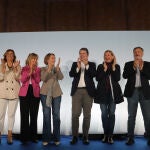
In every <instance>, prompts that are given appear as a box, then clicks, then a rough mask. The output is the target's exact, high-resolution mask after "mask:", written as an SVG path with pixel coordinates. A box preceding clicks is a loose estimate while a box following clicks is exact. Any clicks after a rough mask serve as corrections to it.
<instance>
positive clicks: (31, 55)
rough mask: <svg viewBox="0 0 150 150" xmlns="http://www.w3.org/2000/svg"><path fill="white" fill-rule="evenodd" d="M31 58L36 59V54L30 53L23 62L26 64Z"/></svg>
mask: <svg viewBox="0 0 150 150" xmlns="http://www.w3.org/2000/svg"><path fill="white" fill-rule="evenodd" d="M33 58H35V59H38V55H37V54H35V53H30V54H29V55H28V57H27V59H26V62H25V63H26V65H29V63H30V61H31V59H33Z"/></svg>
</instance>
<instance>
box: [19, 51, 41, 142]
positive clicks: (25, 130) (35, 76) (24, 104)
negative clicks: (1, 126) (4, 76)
mask: <svg viewBox="0 0 150 150" xmlns="http://www.w3.org/2000/svg"><path fill="white" fill-rule="evenodd" d="M37 61H38V55H37V54H35V53H30V54H29V55H28V57H27V60H26V66H24V67H23V68H22V71H21V83H22V86H21V88H20V92H19V98H20V112H21V141H22V143H23V144H26V142H27V141H29V140H31V141H32V142H35V143H37V117H38V110H39V102H40V85H39V83H40V68H39V67H38V63H37Z"/></svg>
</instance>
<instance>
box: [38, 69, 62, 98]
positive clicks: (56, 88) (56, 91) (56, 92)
mask: <svg viewBox="0 0 150 150" xmlns="http://www.w3.org/2000/svg"><path fill="white" fill-rule="evenodd" d="M63 78H64V76H63V74H62V72H61V70H59V71H58V72H57V71H56V68H54V72H47V67H43V68H41V80H42V81H43V83H42V86H41V90H40V94H42V95H47V94H48V90H49V87H50V86H51V85H52V84H53V86H52V87H53V89H52V90H53V92H52V97H54V98H55V97H58V96H61V95H62V94H63V93H62V90H61V88H60V85H59V82H58V80H62V79H63ZM54 80H55V82H54Z"/></svg>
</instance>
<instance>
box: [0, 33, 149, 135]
mask: <svg viewBox="0 0 150 150" xmlns="http://www.w3.org/2000/svg"><path fill="white" fill-rule="evenodd" d="M149 39H150V32H149V31H83V32H81V31H74V32H17V33H0V49H1V50H0V57H1V58H2V57H3V54H4V52H5V51H6V50H7V49H9V48H11V49H14V50H15V52H16V55H17V59H18V60H20V62H21V66H24V65H25V60H26V58H27V56H28V54H29V53H31V52H35V53H37V54H38V55H39V61H38V62H39V63H38V64H39V66H40V67H42V66H44V63H43V59H44V56H45V55H46V54H47V53H49V52H52V53H55V55H56V60H58V58H59V57H60V58H61V70H62V72H63V74H64V79H63V80H62V81H60V86H61V88H62V91H63V96H62V103H61V134H62V135H70V134H71V107H72V106H71V96H70V91H71V84H72V78H70V77H69V71H70V68H71V65H72V62H73V61H76V60H77V58H78V56H79V49H80V48H81V47H87V48H88V49H89V60H90V61H94V62H95V63H96V65H97V66H98V64H100V63H102V62H103V53H104V51H105V50H107V49H110V50H113V52H114V53H115V55H116V58H117V63H118V64H120V66H121V72H123V67H124V64H125V62H126V61H130V60H133V52H132V50H133V48H134V47H136V46H141V47H143V48H144V60H147V61H149V58H150V51H149V46H150V42H149ZM125 83H126V80H124V79H123V78H122V77H121V80H120V84H121V87H122V90H124V86H125ZM96 84H97V83H96V82H95V85H96ZM82 119H83V116H82V115H81V117H80V128H79V132H80V133H82ZM42 123H43V114H42V107H41V104H40V108H39V114H38V133H39V134H41V133H42V126H43V124H42ZM13 132H14V133H20V108H19V105H18V108H17V112H16V120H15V124H14V131H13ZM126 132H127V102H126V99H125V102H124V103H121V104H119V105H117V107H116V123H115V131H114V133H117V134H122V133H126ZM5 133H7V117H6V118H5V128H4V134H5ZM89 133H90V134H101V133H103V129H102V123H101V112H100V106H99V105H98V104H94V103H93V107H92V114H91V126H90V131H89ZM143 133H144V123H143V117H142V115H141V110H140V107H139V108H138V112H137V118H136V128H135V134H137V135H143Z"/></svg>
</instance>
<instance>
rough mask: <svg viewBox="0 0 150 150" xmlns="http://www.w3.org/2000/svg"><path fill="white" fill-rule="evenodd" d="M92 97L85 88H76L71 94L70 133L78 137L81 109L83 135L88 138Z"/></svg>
mask: <svg viewBox="0 0 150 150" xmlns="http://www.w3.org/2000/svg"><path fill="white" fill-rule="evenodd" d="M92 104H93V98H92V97H90V96H89V94H88V93H87V90H86V89H77V91H76V93H75V94H74V95H73V96H72V135H73V136H76V137H78V130H79V117H80V115H81V112H82V109H83V123H82V131H83V136H85V137H87V138H88V132H89V128H90V120H91V108H92Z"/></svg>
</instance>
